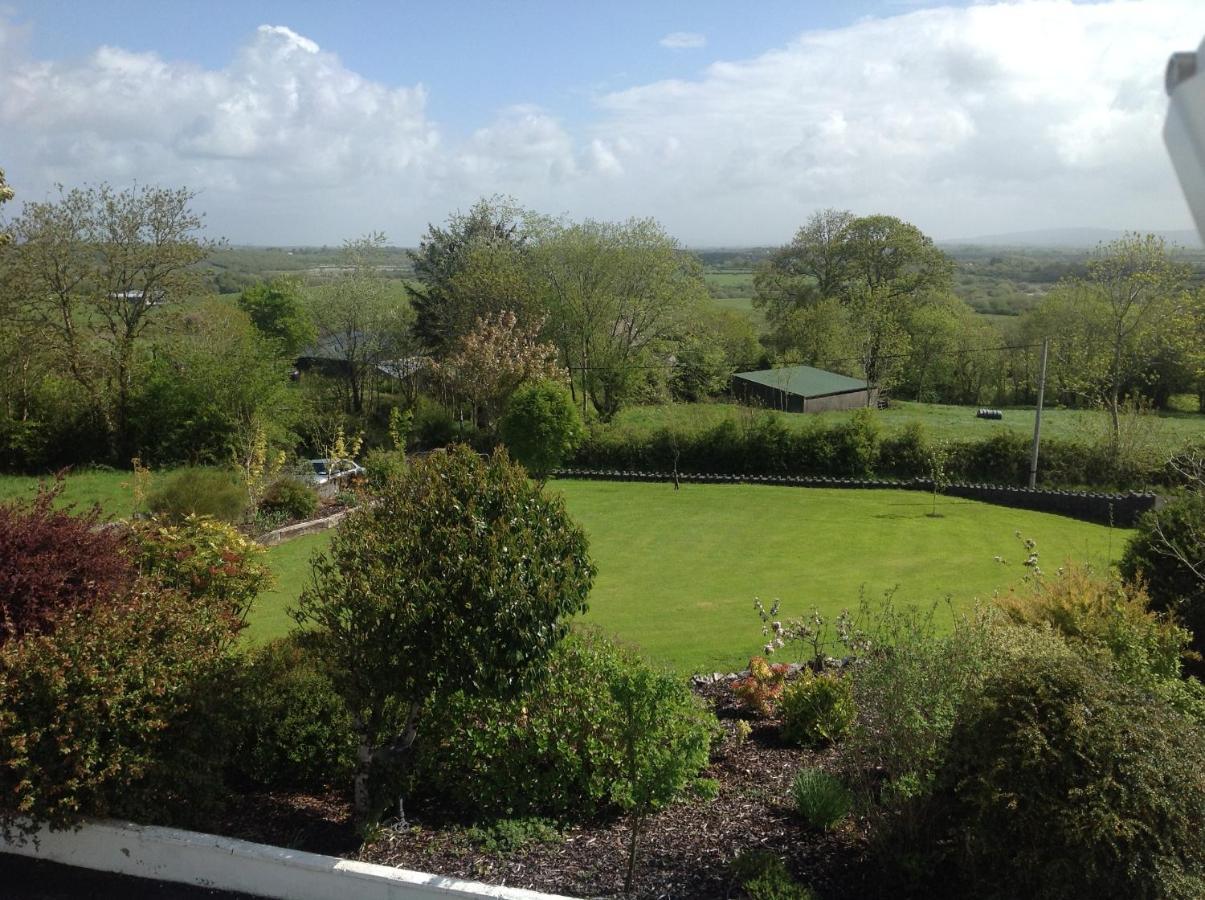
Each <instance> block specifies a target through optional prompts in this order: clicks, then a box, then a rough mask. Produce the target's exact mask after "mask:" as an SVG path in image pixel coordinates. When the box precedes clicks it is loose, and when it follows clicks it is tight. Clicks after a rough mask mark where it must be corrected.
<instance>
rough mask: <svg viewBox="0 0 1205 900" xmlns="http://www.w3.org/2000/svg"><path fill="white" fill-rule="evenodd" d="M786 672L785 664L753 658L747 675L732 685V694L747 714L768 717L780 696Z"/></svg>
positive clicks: (760, 657)
mask: <svg viewBox="0 0 1205 900" xmlns="http://www.w3.org/2000/svg"><path fill="white" fill-rule="evenodd" d="M787 671H788V666H787V665H786V663H770V662H767V661H766V658H765V657H764V656H754V657H753V658H752V659H750V660H749V674H748V675H746V676H745V677H744V678H741V679H739V680H738V681H736V682H734V683H733V685H732V693H733V694H735V695H736V698H737V699H738V700H740V701H741V703H742V705H744V707H745V709H746V710H747V711H748V712H750V713H752V714H753V715H755V716H768V715H770V714H771V713H773V712H774V707H775V704H776V703H777V702H778V698H779V696H780V695H781V694H782V688H783V685H784V684H786V680H787Z"/></svg>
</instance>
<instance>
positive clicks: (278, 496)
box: [259, 477, 318, 519]
mask: <svg viewBox="0 0 1205 900" xmlns="http://www.w3.org/2000/svg"><path fill="white" fill-rule="evenodd" d="M259 505H260V508H261V509H264V510H266V511H267V512H276V513H281V514H283V515H284V516H285V517H286V518H288V519H312V518H313V517H314V513H316V512H317V511H318V492H317V491H316V490H314V488H313V487H312V486H311V485H308V484H302V483H301V482H300V481H298V480H297V479H296V478H284V477H282V478H277V479H275V480H274V481H273V482H272V483H271V484H269V485H268V487H267V488H266V489H265V490H264V493H263V496H262V497H261V498H260V501H259Z"/></svg>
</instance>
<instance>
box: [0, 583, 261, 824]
mask: <svg viewBox="0 0 1205 900" xmlns="http://www.w3.org/2000/svg"><path fill="white" fill-rule="evenodd" d="M57 626H58V627H57V629H56V630H55V631H54V632H53V633H51V634H47V635H31V636H28V637H26V638H24V639H23V640H20V641H13V642H10V643H8V644H6V645H4V646H3V647H2V648H0V819H3V818H4V816H5V815H11V814H16V815H21V816H27V817H29V818H30V819H32V820H35V821H42V822H48V823H49V824H50V825H51V826H52V827H65V826H69V825H71V824H74V823H75V822H78V821H79V819H80V818H81V817H84V816H101V817H112V816H117V817H121V818H130V819H134V820H135V821H138V822H147V823H170V824H180V825H193V824H201V823H203V822H204V819H205V816H206V815H207V814H208V813H210V812H212V811H213V810H214V808H215V807H216V806H217V805H219V804H220V802H221V798H222V797H223V795H224V791H223V787H222V771H223V767H224V766H225V764H226V759H227V751H228V748H229V745H230V742H231V740H232V738H233V734H234V728H235V725H234V722H235V712H234V708H235V705H236V704H237V684H238V679H237V671H238V669H237V658H236V656H235V653H234V650H233V645H234V640H233V639H234V636H235V635H236V634H237V628H236V623H235V621H234V620H233V618H232V617H231V616H229V615H228V614H227V611H226V610H225V609H224V608H223V606H222V604H220V603H215V602H206V601H205V600H198V599H195V598H192V597H185V596H183V595H180V594H176V593H172V592H163V591H162V590H159V589H158V588H157V587H149V588H147V589H137V590H135V591H133V592H132V593H129V594H128V595H125V596H122V597H115V598H110V599H108V600H107V601H106V602H100V603H96V604H94V605H93V606H91V607H90V608H88V609H87V610H75V611H73V612H72V613H71V614H69V615H65V616H63V617H62V618H60V619H59V620H58V622H57Z"/></svg>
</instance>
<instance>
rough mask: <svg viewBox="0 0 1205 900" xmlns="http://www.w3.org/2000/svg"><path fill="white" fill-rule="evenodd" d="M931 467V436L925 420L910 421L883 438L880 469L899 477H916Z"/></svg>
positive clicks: (880, 447) (880, 448)
mask: <svg viewBox="0 0 1205 900" xmlns="http://www.w3.org/2000/svg"><path fill="white" fill-rule="evenodd" d="M928 467H929V436H928V432H927V431H926V429H925V424H924V423H923V422H909V423H908V424H907V425H905V426H904V427H903V429H901V430H900V431H898V432H896V433H895V434H892V435H889V436H887V437H885V438H883V441H882V443H881V444H880V445H879V463H878V470H879V471H880V472H882V473H883V474H884V475H894V476H895V477H897V478H916V477H918V476H922V475H924V474H925V473H926V471H927V470H928Z"/></svg>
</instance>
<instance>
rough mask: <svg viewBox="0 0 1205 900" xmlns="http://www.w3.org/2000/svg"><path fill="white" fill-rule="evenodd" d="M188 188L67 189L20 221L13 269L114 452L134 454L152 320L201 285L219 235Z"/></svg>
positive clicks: (29, 314) (25, 307) (29, 309)
mask: <svg viewBox="0 0 1205 900" xmlns="http://www.w3.org/2000/svg"><path fill="white" fill-rule="evenodd" d="M193 199H194V194H193V193H192V192H191V191H188V190H187V189H185V188H179V189H168V188H159V187H141V188H130V189H126V190H120V191H119V190H115V189H113V188H112V187H110V186H108V185H103V184H102V185H100V186H99V187H88V188H76V189H73V190H70V191H62V190H61V189H60V194H59V197H58V199H57V200H52V201H47V202H43V203H27V204H26V205H25V208H24V209H23V211H22V213H21V215H20V216H19V217H18V218H17V219H16V220H15V221H14V222H13V225H12V228H11V235H12V240H13V246H12V247H11V248H10V249H9V256H10V265H9V271H10V276H11V277H12V278H13V279H14V281H15V283H16V284H17V285H19V286H20V289H21V292H22V294H23V297H22V303H21V306H22V314H23V315H24V316H25V317H26V318H28V319H30V320H32V321H33V322H34V323H36V326H37V329H38V331H39V333H40V335H41V336H42V337H43V338H44V340H45V341H46V345H47V347H48V348H50V349H51V350H52V352H53V353H54V354H55V356H56V357H57V362H58V365H59V367H60V368H61V369H62V370H64V371H66V372H68V373H69V374H70V377H71V378H72V379H73V380H74V381H75V382H76V383H77V384H78V385H79V387H80V388H81V389H82V390H83V391H84V393H85V394H86V396H87V398H88V401H89V403H90V405H91V407H92V410H93V412H94V414H95V415H96V417H97V418H98V419H99V421H100V424H101V425H102V426H103V431H104V433H105V434H106V437H107V440H108V444H109V447H108V449H109V455H110V456H111V457H112V458H114V459H124V458H127V457H128V456H129V455H130V452H131V450H132V447H131V445H130V434H129V417H130V409H131V403H132V399H133V395H134V392H135V388H136V384H135V377H136V372H137V369H138V364H139V362H140V360H139V352H140V350H141V349H142V348H143V346H144V338H145V336H146V334H147V331H148V329H149V328H150V327H151V325H152V323H153V322H154V321H156V320H157V319H158V318H159V316H160V315H161V314H162V312H163V311H164V310H165V309H167V308H169V307H170V306H171V305H172V304H175V303H178V302H179V301H181V300H182V299H184V298H186V297H188V296H189V295H190V294H192V293H194V292H195V291H196V290H197V288H198V285H199V283H200V277H201V276H200V272H199V270H198V267H197V264H198V263H199V262H201V261H202V260H203V259H205V257H206V256H207V255H208V253H209V251H210V249H211V248H212V247H213V246H214V244H213V243H212V242H210V241H208V240H205V239H203V238H201V237H200V231H201V225H202V222H201V216H200V215H199V214H197V213H196V212H194V211H193V210H192V208H191V203H192V201H193Z"/></svg>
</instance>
